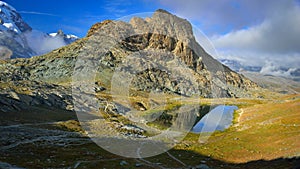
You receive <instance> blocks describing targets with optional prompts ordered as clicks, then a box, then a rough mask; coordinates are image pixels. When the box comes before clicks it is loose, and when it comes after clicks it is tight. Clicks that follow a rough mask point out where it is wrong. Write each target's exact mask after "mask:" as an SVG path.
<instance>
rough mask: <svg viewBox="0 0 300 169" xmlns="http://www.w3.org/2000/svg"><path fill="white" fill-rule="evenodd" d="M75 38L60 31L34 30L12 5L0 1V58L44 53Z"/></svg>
mask: <svg viewBox="0 0 300 169" xmlns="http://www.w3.org/2000/svg"><path fill="white" fill-rule="evenodd" d="M77 39H78V37H76V36H74V35H65V34H63V32H62V31H58V33H57V34H47V33H43V32H39V31H36V30H34V29H32V28H31V27H30V26H29V25H28V24H27V23H26V22H25V21H24V20H23V19H22V17H21V15H20V14H19V13H18V12H17V10H16V9H15V8H14V7H12V6H10V5H9V4H7V3H5V2H2V1H0V59H8V58H26V57H31V56H34V55H40V54H44V53H47V52H50V51H51V50H53V49H55V48H57V47H61V46H64V45H67V44H70V43H72V42H74V41H75V40H77ZM53 42H55V43H53ZM48 44H50V45H48ZM53 44H55V45H53ZM47 46H48V47H47Z"/></svg>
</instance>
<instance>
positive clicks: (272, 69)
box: [219, 59, 300, 81]
mask: <svg viewBox="0 0 300 169" xmlns="http://www.w3.org/2000/svg"><path fill="white" fill-rule="evenodd" d="M219 61H220V62H221V63H222V64H224V65H226V66H228V67H229V68H231V69H232V70H234V71H236V72H254V73H261V74H262V75H268V76H279V77H284V78H289V79H292V80H295V81H300V68H287V67H276V66H274V65H273V64H271V63H269V64H267V65H264V66H249V65H245V64H242V63H240V62H239V61H237V60H231V59H219Z"/></svg>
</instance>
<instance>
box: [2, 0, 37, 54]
mask: <svg viewBox="0 0 300 169" xmlns="http://www.w3.org/2000/svg"><path fill="white" fill-rule="evenodd" d="M31 30H32V28H31V27H30V26H29V25H28V24H27V23H26V22H24V21H23V19H22V18H21V16H20V14H18V12H17V11H16V9H15V8H13V7H12V6H10V5H8V4H7V3H5V2H2V1H0V46H1V48H0V53H1V55H0V57H2V59H3V58H4V59H8V58H16V57H24V56H25V57H26V56H32V55H34V54H35V52H34V51H33V50H32V49H31V48H30V47H29V45H28V43H27V40H26V37H25V33H27V32H30V31H31Z"/></svg>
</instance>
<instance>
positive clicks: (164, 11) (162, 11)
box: [155, 9, 171, 14]
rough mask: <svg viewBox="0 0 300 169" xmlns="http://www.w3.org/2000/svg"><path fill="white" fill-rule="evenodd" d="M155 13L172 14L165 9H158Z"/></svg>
mask: <svg viewBox="0 0 300 169" xmlns="http://www.w3.org/2000/svg"><path fill="white" fill-rule="evenodd" d="M155 12H158V13H165V14H171V13H170V12H168V11H166V10H164V9H157V10H156V11H155Z"/></svg>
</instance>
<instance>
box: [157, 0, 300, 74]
mask: <svg viewBox="0 0 300 169" xmlns="http://www.w3.org/2000/svg"><path fill="white" fill-rule="evenodd" d="M160 3H161V4H162V5H164V6H166V7H167V8H168V9H169V10H171V11H174V12H175V13H176V14H177V15H179V16H182V17H185V18H188V19H189V20H192V21H193V22H195V23H197V25H199V27H200V29H202V30H203V32H204V33H206V34H208V35H209V37H210V39H211V41H212V43H213V44H214V46H215V47H216V49H217V51H218V53H219V56H218V55H215V56H214V57H218V58H226V59H234V60H238V61H240V62H242V63H243V64H244V65H256V66H264V65H265V64H266V62H272V63H273V64H274V66H275V67H290V68H293V67H299V63H300V38H299V37H300V29H299V28H300V8H299V3H297V2H296V1H295V0H276V1H273V0H265V1H261V0H245V1H237V0H223V1H218V2H216V1H210V0H199V1H194V0H185V1H181V0H172V2H170V0H160Z"/></svg>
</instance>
